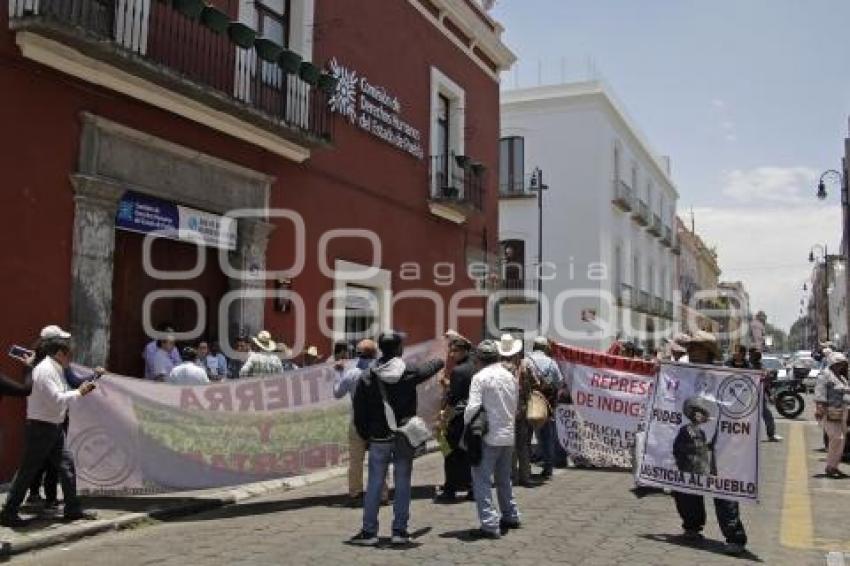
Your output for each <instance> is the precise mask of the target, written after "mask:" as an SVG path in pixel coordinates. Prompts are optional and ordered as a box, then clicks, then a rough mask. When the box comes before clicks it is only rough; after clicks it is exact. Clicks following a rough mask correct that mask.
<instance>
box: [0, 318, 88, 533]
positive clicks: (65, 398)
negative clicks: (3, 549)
mask: <svg viewBox="0 0 850 566" xmlns="http://www.w3.org/2000/svg"><path fill="white" fill-rule="evenodd" d="M41 337H42V340H43V342H42V348H43V351H44V353H45V354H46V357H45V358H44V359H43V360H42V361H41V362H40V363H39V364H38V365H37V366H36V367H35V369H34V370H33V373H32V382H33V385H32V393H31V394H30V396H29V397H28V398H27V422H26V428H25V432H24V435H25V436H24V438H25V441H24V455H23V459H22V461H21V466H20V469H19V470H18V473H17V474H15V479H14V481H13V482H12V487H11V489H10V490H9V494H8V496H7V498H6V503H5V505H4V506H3V510H2V512H0V525H2V526H4V527H20V526H23V525H25V524H26V522H25V521H24V520H23V519H21V518H20V516H19V515H18V510H19V509H20V506H21V503H22V502H23V500H24V497H25V496H26V493H27V490H28V489H29V487H30V484H32V482H33V479H35V477H36V475H37V474H38V473H39V472H40V471H41V469H42V468H43V467H44V464H45V463H46V462H48V461H49V462H51V463H52V464H53V465H55V466H56V468H57V469H58V470H59V481H60V483H61V485H62V493H63V495H64V497H65V518H66V519H69V520H76V519H94V518H96V517H95V515H94V514H93V513H89V512H86V511H83V510H82V507H81V504H80V499H79V497H78V496H77V478H76V474H75V471H74V461H73V457H72V455H71V453H70V452H69V451H68V450H67V448H65V429H64V427H63V423H64V422H65V415H66V414H67V412H68V405H69V403H71V402H74V401H76V400H78V399H79V398H81V397H83V396H85V395H88V394H89V393H91V392H92V391H93V390H94V389H95V385H94V383H92V382H90V381H88V382H85V383H83V384H82V385H80V388H79V389H77V390H76V391H74V390H70V388H69V387H68V383H67V382H66V381H65V377H64V375H63V374H64V370H63V368H65V367H67V366H68V365H69V364H70V362H71V344H70V338H71V335H70V334H69V333H68V332H65V331H64V330H62V329H61V328H59V327H58V326H55V325H51V326H48V327H45V328H44V329H43V330H42V332H41Z"/></svg>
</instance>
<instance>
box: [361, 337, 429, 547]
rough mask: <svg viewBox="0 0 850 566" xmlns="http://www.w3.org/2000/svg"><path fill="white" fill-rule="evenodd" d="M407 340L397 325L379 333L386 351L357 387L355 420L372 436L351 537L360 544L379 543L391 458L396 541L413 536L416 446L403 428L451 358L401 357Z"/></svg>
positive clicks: (366, 435)
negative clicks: (359, 515)
mask: <svg viewBox="0 0 850 566" xmlns="http://www.w3.org/2000/svg"><path fill="white" fill-rule="evenodd" d="M403 340H404V337H403V335H402V334H400V333H398V332H392V331H389V332H384V333H382V334H381V335H380V336H379V337H378V348H379V349H380V350H381V357H380V358H378V360H377V362H376V363H375V364H374V366H373V367H371V368H369V369H367V370H364V371H363V372H362V373H361V376H360V379H359V381H358V383H357V389H356V391H355V393H354V425H355V427H356V428H357V433H358V434H359V436H360V438H363V439H364V440H366V442H367V444H368V452H369V475H368V483H367V486H366V497H365V499H364V501H363V527H362V529H361V530H360V532H359V533H357V534H356V535H354V536H353V537H352V538H350V539H349V541H348V542H349V543H350V544H354V545H359V546H375V545H377V544H378V510H379V509H380V505H381V486H382V484H383V482H384V478H385V477H386V473H387V468H388V467H389V465H390V463H392V465H393V483H394V484H395V496H394V498H393V524H392V539H391V542H392V544H394V545H399V544H407V543H409V542H410V535H409V534H408V532H407V524H408V521H409V519H410V495H411V494H410V481H411V475H412V473H413V455H414V450H415V447H413V446H411V444H410V443H409V442H408V439H407V437H406V436H405V435H404V434H403V433H402V431H401V429H402V428H404V426H405V425H407V424H408V423H409V422H411V421H412V420H413V419H414V418H415V417H416V404H417V399H416V386H417V385H419V384H420V383H422V382H424V381H426V380H428V379H430V378H431V377H433V376H434V375H436V374H437V372H439V371H440V370H441V369H443V366H444V365H445V362H444V361H443V360H440V359H433V360H430V361H428V362H425V363H424V364H421V365H417V366H413V365H408V364H406V363H405V362H404V360H402V359H401V354H402V350H403Z"/></svg>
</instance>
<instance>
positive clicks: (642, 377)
mask: <svg viewBox="0 0 850 566" xmlns="http://www.w3.org/2000/svg"><path fill="white" fill-rule="evenodd" d="M553 356H554V358H555V360H556V361H557V362H558V364H559V366H560V368H561V373H563V375H564V379H566V380H567V385H568V386H569V390H570V395H571V397H572V404H569V405H565V404H561V405H558V407H557V410H556V413H555V418H556V424H557V429H558V440H559V441H560V443H561V446H563V447H564V449H565V450H566V451H567V453H568V454H569V455H570V457H571V458H573V460H574V461H575V462H576V463H578V464H582V465H587V466H596V467H614V468H632V467H633V465H634V447H635V433H636V432H637V430H638V424H639V423H640V422H641V418H642V416H643V415H644V407H645V405H646V404H647V402H648V401H649V398H650V391H651V389H652V385H653V383H654V381H655V368H656V365H655V364H653V363H650V362H645V361H643V360H635V359H631V358H623V357H620V356H612V355H609V354H606V353H604V352H597V351H594V350H584V349H580V348H573V347H570V346H564V345H560V344H558V345H556V346H555V347H554V349H553Z"/></svg>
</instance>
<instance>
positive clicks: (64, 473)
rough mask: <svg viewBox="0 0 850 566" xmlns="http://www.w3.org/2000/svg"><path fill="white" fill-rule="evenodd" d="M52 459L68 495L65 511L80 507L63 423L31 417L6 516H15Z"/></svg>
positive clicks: (26, 427)
mask: <svg viewBox="0 0 850 566" xmlns="http://www.w3.org/2000/svg"><path fill="white" fill-rule="evenodd" d="M45 462H50V463H51V464H52V465H53V466H54V467H55V468H56V469H57V470H58V472H59V483H60V484H61V485H62V493H63V495H64V497H65V513H66V514H68V513H73V512H76V511H79V510H80V499H79V497H78V496H77V474H76V470H75V469H74V460H73V457H72V456H71V452H69V451H68V449H67V448H65V429H64V427H63V426H62V425H61V424H53V423H47V422H43V421H33V420H28V421H27V422H26V426H25V428H24V455H23V459H22V461H21V466H20V468H18V473H16V474H15V479H14V480H13V481H12V487H11V488H10V489H9V495H8V497H7V498H6V504H5V505H4V506H3V511H2V513H3V514H4V515H15V514H17V513H18V509H20V507H21V503H23V501H24V497H26V494H27V490H28V489H29V487H30V486H31V485H32V482H33V480H34V479H35V477H36V475H38V474H39V472H41V470H42V468H44V464H45Z"/></svg>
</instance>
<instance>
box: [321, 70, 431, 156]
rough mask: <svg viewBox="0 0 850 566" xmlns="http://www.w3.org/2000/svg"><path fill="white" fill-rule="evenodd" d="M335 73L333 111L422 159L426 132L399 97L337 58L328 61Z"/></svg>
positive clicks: (332, 73)
mask: <svg viewBox="0 0 850 566" xmlns="http://www.w3.org/2000/svg"><path fill="white" fill-rule="evenodd" d="M328 65H329V67H330V72H331V75H332V76H333V77H334V78H335V79H336V81H337V83H336V91H335V92H334V93H333V96H331V98H330V100H329V101H328V105H329V106H330V108H331V110H332V111H333V112H336V113H337V114H341V115H342V116H345V117H346V118H347V119H348V121H349V122H351V123H352V124H357V125H358V126H360V128H361V129H362V130H365V131H367V132H369V133H370V134H372V135H373V136H375V137H377V138H380V139H381V140H383V141H384V142H386V143H388V144H390V145H393V146H395V147H397V148H398V149H401V150H402V151H406V152H407V153H409V154H410V155H413V156H414V157H417V158H419V159H422V158H423V157H424V155H425V152H424V150H423V149H422V134H421V133H420V132H419V130H418V129H416V128H414V127H413V126H411V125H410V124H408V123H407V122H405V121H404V120H403V119H402V117H401V113H402V106H401V102H400V101H399V99H398V97H396V96H393V95H392V94H390V93H388V92H387V90H386V89H385V88H384V87H382V86H378V85H374V84H372V83H370V82H369V79H368V78H367V77H365V76H362V75H358V73H357V71H355V70H354V69H349V68H348V67H345V66H344V65H341V64H340V63H339V61H337V60H336V58H333V59H331V60H330V62H329V63H328Z"/></svg>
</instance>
